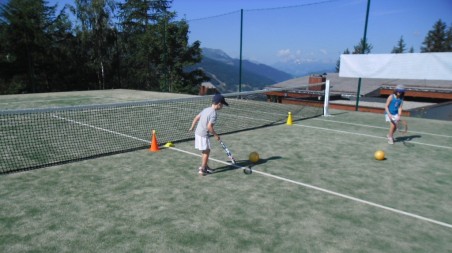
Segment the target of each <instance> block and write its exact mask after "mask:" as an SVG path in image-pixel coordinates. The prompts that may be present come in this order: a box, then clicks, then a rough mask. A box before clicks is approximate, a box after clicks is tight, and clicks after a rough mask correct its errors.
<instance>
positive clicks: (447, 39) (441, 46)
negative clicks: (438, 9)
mask: <svg viewBox="0 0 452 253" xmlns="http://www.w3.org/2000/svg"><path fill="white" fill-rule="evenodd" d="M422 44H423V46H422V47H421V52H422V53H426V52H451V51H452V26H451V27H450V28H449V29H447V25H446V23H444V22H443V21H442V20H441V19H439V20H438V21H437V22H436V23H435V24H434V25H433V29H432V30H430V31H429V32H428V34H427V36H426V37H425V39H424V42H423V43H422Z"/></svg>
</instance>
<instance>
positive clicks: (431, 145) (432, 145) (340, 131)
mask: <svg viewBox="0 0 452 253" xmlns="http://www.w3.org/2000/svg"><path fill="white" fill-rule="evenodd" d="M293 126H298V127H307V128H314V129H319V130H326V131H331V132H337V133H344V134H352V135H359V136H366V137H371V138H379V139H386V137H382V136H375V135H370V134H361V133H355V132H347V131H343V130H336V129H331V128H324V127H315V126H307V125H300V124H293ZM409 142H410V143H415V144H419V145H425V146H430V147H435V148H445V149H452V147H449V146H441V145H434V144H428V143H422V142H417V141H409Z"/></svg>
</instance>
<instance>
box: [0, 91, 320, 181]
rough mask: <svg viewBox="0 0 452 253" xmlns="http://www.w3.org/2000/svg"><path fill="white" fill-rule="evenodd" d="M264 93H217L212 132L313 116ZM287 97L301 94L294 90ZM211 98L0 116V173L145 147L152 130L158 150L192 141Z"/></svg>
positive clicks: (308, 110)
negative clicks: (219, 102) (221, 100)
mask: <svg viewBox="0 0 452 253" xmlns="http://www.w3.org/2000/svg"><path fill="white" fill-rule="evenodd" d="M278 90H279V91H284V90H287V89H283V88H280V89H267V90H260V91H252V92H241V93H229V94H223V95H224V96H225V97H226V100H227V102H228V103H229V107H226V106H225V107H223V109H222V110H221V111H220V112H219V120H218V122H217V124H216V126H215V130H216V131H217V132H218V133H219V134H227V133H233V132H238V131H244V130H250V129H253V128H260V127H265V126H269V125H273V124H278V123H279V124H281V123H283V122H284V120H286V119H287V114H288V112H289V111H290V112H292V115H293V120H298V119H302V118H306V117H313V116H319V115H321V114H322V109H321V108H315V107H314V108H312V107H306V106H300V105H294V104H280V103H269V102H266V100H267V98H266V95H265V92H266V91H278ZM291 92H303V91H302V90H301V91H300V89H297V90H294V89H292V91H291ZM211 99H212V96H211V95H210V96H202V97H191V98H179V99H170V100H151V101H142V102H129V103H115V104H102V105H86V106H72V107H58V108H40V109H25V110H5V111H0V145H1V146H2V152H1V154H0V173H1V174H3V173H9V172H14V171H21V170H29V169H35V168H41V167H47V166H52V165H57V164H62V163H67V162H73V161H78V160H84V159H89V158H95V157H99V156H105V155H111V154H117V153H122V152H128V151H133V150H138V149H144V148H149V145H150V141H151V138H152V130H156V136H157V140H158V142H159V144H160V145H162V144H164V143H167V142H173V143H177V142H181V141H187V140H192V139H194V133H193V132H190V131H189V130H188V129H189V127H190V125H191V122H192V120H193V118H194V117H195V116H196V115H197V114H198V113H199V112H200V111H201V110H202V109H204V108H206V107H208V106H210V105H211Z"/></svg>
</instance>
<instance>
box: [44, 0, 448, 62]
mask: <svg viewBox="0 0 452 253" xmlns="http://www.w3.org/2000/svg"><path fill="white" fill-rule="evenodd" d="M48 1H49V3H50V4H55V3H57V4H58V6H63V5H64V4H65V3H69V4H73V2H74V1H73V0H63V1H58V0H48ZM367 4H368V0H173V3H172V7H171V11H175V12H176V13H177V17H176V19H181V18H185V19H186V20H187V21H188V23H189V25H190V34H189V42H190V43H193V42H194V41H196V40H198V41H200V42H201V47H207V48H214V49H221V50H223V51H224V52H225V53H227V54H228V55H230V56H231V57H234V58H239V57H240V48H242V58H243V59H248V60H252V61H257V62H260V63H264V64H269V65H272V64H275V63H276V62H288V61H290V62H300V63H301V62H324V63H332V64H333V63H334V64H335V63H336V61H337V60H338V59H339V56H340V54H341V53H343V51H344V50H345V49H349V50H350V51H353V48H354V46H355V45H357V44H358V43H359V41H360V40H361V38H363V36H364V30H365V23H366V22H365V21H366V10H367V6H368V5H367ZM241 10H243V19H242V16H241ZM439 19H441V20H442V21H443V22H445V23H446V25H447V27H451V26H452V0H370V5H369V17H368V25H367V32H366V39H367V41H368V43H370V44H371V45H372V46H373V48H372V50H371V53H390V52H391V50H392V49H393V47H395V46H396V45H397V42H398V41H399V40H400V38H401V37H402V36H403V40H404V42H405V44H406V48H407V49H409V48H411V47H413V49H414V52H417V53H419V52H420V48H421V46H422V42H423V41H424V39H425V37H426V35H427V33H428V31H430V30H432V29H433V25H434V24H435V22H437V21H438V20H439ZM241 20H243V22H241ZM241 34H242V40H240V37H241V36H240V35H241ZM240 42H241V43H240ZM240 45H242V46H240Z"/></svg>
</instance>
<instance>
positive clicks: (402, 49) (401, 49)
mask: <svg viewBox="0 0 452 253" xmlns="http://www.w3.org/2000/svg"><path fill="white" fill-rule="evenodd" d="M405 47H406V44H405V42H404V41H403V36H400V40H399V41H398V42H397V46H395V47H394V48H392V51H391V53H392V54H403V53H405V50H406V49H405Z"/></svg>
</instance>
